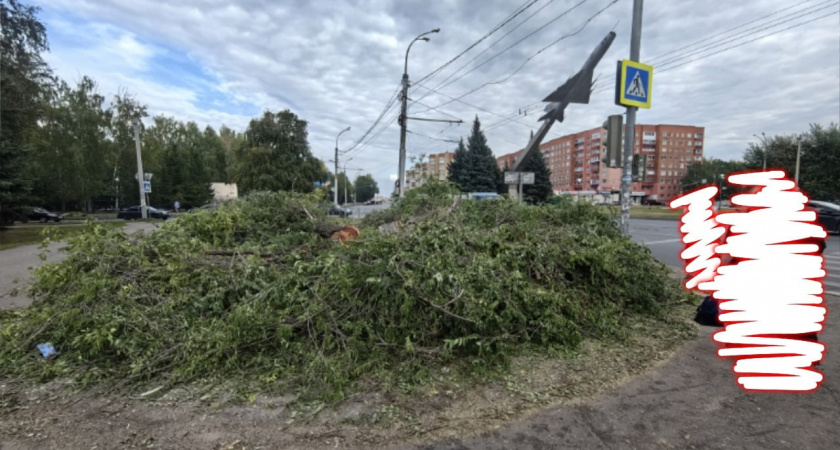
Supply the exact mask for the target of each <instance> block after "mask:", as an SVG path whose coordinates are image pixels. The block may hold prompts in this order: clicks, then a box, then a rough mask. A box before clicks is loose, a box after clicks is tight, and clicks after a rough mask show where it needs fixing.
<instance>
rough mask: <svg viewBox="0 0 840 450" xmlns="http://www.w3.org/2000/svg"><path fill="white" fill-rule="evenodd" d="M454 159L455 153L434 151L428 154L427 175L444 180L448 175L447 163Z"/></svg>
mask: <svg viewBox="0 0 840 450" xmlns="http://www.w3.org/2000/svg"><path fill="white" fill-rule="evenodd" d="M453 159H455V153H453V152H446V153H435V154H434V155H429V176H433V177H437V179H438V180H445V179H447V178H448V177H449V163H451V162H452V160H453Z"/></svg>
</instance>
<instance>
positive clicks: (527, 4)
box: [415, 0, 553, 84]
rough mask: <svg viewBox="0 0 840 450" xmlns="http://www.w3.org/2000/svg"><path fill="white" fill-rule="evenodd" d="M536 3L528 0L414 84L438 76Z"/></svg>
mask: <svg viewBox="0 0 840 450" xmlns="http://www.w3.org/2000/svg"><path fill="white" fill-rule="evenodd" d="M538 1H539V0H528V1H526V2H525V3H524V4H522V5H521V6H519V7H518V8H516V10H514V11H513V12H512V13H510V14H509V15H508V16H507V17H506V18H505V19H503V20H502V22H501V23H499V24H498V25H496V26H495V27H493V29H491V30H490V31H488V32H487V34H485V35H484V36H482V37H481V38H479V39H478V40H477V41H475V42H473V43H472V44H471V45H470V46H469V47H467V48H465V49H464V50H463V51H462V52H461V53H458V54H457V55H455V56H454V57H453V58H452V59H450V60H449V61H447V62H446V63H444V64H443V65H442V66H440V67H438V68H437V69H435V70H433V71H432V72H430V73H428V74H426V75H425V76H423V77H422V78H420V79H419V80H417V81H416V82H415V83H416V84H417V83H422V82H423V81H424V80H428V79H429V78H432V77H433V76H435V75H437V74H438V73H440V72H441V71H442V70H443V69H445V68H446V67H447V66H449V65H450V64H452V63H453V62H455V61H456V60H457V59H458V58H460V57H461V56H464V54H466V53H467V52H469V51H470V50H472V49H474V48H475V47H476V46H477V45H478V44H480V43H482V42H484V40H486V39H487V38H489V37H490V36H492V35H493V33H495V32H497V31H499V30H500V29H501V28H502V27H504V26H505V25H507V24H508V23H510V21H511V20H513V19H515V18H516V17H518V16H519V15H520V14H522V13H524V12H525V11H526V10H527V9H528V8H530V7H531V6H533V5H534V3H537V2H538ZM552 1H553V0H552ZM549 3H551V2H549Z"/></svg>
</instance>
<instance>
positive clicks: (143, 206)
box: [134, 119, 149, 219]
mask: <svg viewBox="0 0 840 450" xmlns="http://www.w3.org/2000/svg"><path fill="white" fill-rule="evenodd" d="M134 145H135V147H136V149H137V185H138V186H139V187H140V214H141V217H143V218H144V219H148V218H149V212H148V210H147V208H146V191H145V190H144V189H143V183H144V182H145V181H146V177H145V175H144V174H145V172H143V158H142V156H140V119H134Z"/></svg>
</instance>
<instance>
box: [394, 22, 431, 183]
mask: <svg viewBox="0 0 840 450" xmlns="http://www.w3.org/2000/svg"><path fill="white" fill-rule="evenodd" d="M439 32H440V28H435V29H434V30H431V31H427V32H425V33H423V34H421V35H419V36H417V37H416V38H414V40H413V41H411V43H410V44H408V48H407V49H406V51H405V65H404V66H403V76H402V109H401V111H400V178H399V181H400V197H403V196H405V130H406V125H407V124H406V122H408V52H409V51H411V46H412V45H414V43H415V42H417V41H426V42H429V38H427V37H425V36H426V35H427V34H431V33H439Z"/></svg>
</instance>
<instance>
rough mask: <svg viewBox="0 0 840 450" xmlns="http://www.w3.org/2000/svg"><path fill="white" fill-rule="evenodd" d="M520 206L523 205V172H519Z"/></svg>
mask: <svg viewBox="0 0 840 450" xmlns="http://www.w3.org/2000/svg"><path fill="white" fill-rule="evenodd" d="M519 204H520V205H521V204H522V172H519Z"/></svg>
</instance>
